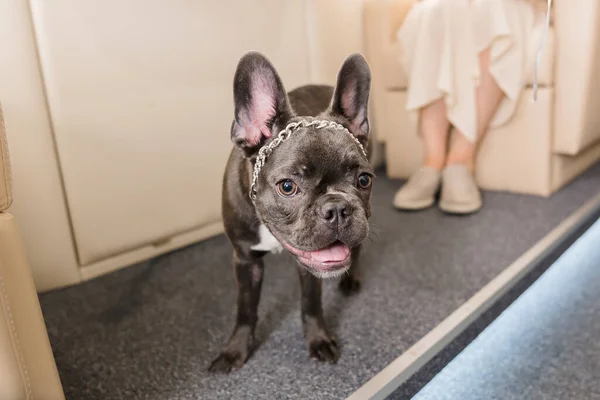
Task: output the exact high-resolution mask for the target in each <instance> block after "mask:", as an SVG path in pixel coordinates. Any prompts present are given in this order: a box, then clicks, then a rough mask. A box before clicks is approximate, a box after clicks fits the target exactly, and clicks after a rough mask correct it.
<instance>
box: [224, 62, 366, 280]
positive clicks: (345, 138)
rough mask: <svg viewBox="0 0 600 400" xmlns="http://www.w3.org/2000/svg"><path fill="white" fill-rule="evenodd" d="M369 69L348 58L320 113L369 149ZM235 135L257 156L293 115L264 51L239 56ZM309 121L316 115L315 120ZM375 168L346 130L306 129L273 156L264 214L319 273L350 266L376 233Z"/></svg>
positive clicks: (264, 175) (261, 207) (265, 171)
mask: <svg viewBox="0 0 600 400" xmlns="http://www.w3.org/2000/svg"><path fill="white" fill-rule="evenodd" d="M369 90H370V73H369V68H368V66H367V64H366V62H365V61H364V59H363V58H362V57H361V56H358V55H355V56H352V57H349V58H348V59H347V60H346V61H345V62H344V65H343V66H342V68H341V70H340V73H339V75H338V82H337V86H336V89H335V92H334V95H333V98H332V100H331V104H330V107H329V109H328V110H327V111H325V112H324V113H323V114H322V115H320V116H319V117H318V119H320V120H324V119H325V120H331V121H335V122H338V123H340V124H342V125H343V126H345V127H346V128H348V130H349V132H350V133H351V134H352V135H354V136H355V137H356V138H357V139H358V140H359V141H360V142H361V143H362V144H363V146H365V147H366V145H367V141H368V134H369V125H368V119H367V101H368V95H369ZM234 94H235V99H236V120H235V121H234V123H233V126H232V138H233V140H234V142H235V143H236V144H237V145H238V146H239V147H240V149H242V150H243V151H244V152H245V154H246V155H247V156H248V157H250V158H252V157H253V156H254V155H255V154H256V152H257V151H258V149H259V148H260V147H261V146H263V145H264V144H266V143H268V142H269V140H270V139H272V138H273V137H275V136H276V135H277V134H278V133H279V131H280V130H281V129H284V128H285V126H286V125H287V124H288V123H289V122H293V121H298V120H301V119H307V118H306V117H298V116H295V115H294V112H293V110H292V109H291V107H290V105H289V102H288V99H287V95H286V93H285V91H284V89H283V86H282V85H281V81H280V79H279V77H278V76H277V73H276V72H275V70H274V69H273V67H272V66H271V65H270V63H269V62H268V61H267V60H266V59H265V58H264V57H262V56H260V55H258V54H252V53H251V54H250V55H248V56H246V57H245V58H244V59H242V60H241V61H240V65H239V66H238V71H237V73H236V81H235V86H234ZM308 119H310V118H308ZM373 177H374V174H373V169H372V167H371V165H370V164H369V162H368V160H367V159H366V157H365V155H364V154H363V153H362V150H361V148H360V146H359V145H358V144H357V143H356V141H355V140H354V139H353V138H352V137H351V135H350V134H349V133H348V132H346V131H343V130H340V129H334V128H320V129H318V128H314V127H309V128H301V129H298V130H297V131H295V132H294V133H293V135H292V137H291V138H290V139H288V140H286V141H284V142H282V143H281V144H280V145H279V146H278V147H277V148H275V149H274V151H273V152H272V153H271V154H270V155H269V157H268V159H267V161H266V163H265V165H264V166H263V168H262V170H261V171H260V175H259V178H258V182H257V187H256V190H257V192H256V200H255V207H256V211H257V214H258V216H259V218H260V220H261V221H262V223H264V224H265V225H266V226H267V228H268V229H269V231H270V232H271V233H272V234H273V236H275V238H277V240H278V241H279V242H281V244H282V245H283V246H284V247H285V248H286V249H287V250H288V251H289V252H290V253H292V254H293V255H294V256H295V257H296V258H297V259H298V261H300V263H301V264H302V265H304V266H305V267H307V268H308V269H309V270H310V271H311V272H312V273H313V274H314V275H316V276H319V277H329V276H336V275H339V274H342V273H343V272H345V271H346V270H347V269H348V268H349V266H350V264H351V258H352V249H353V248H355V247H357V246H358V245H360V244H361V243H362V242H363V241H364V240H365V238H366V237H367V235H368V233H369V224H368V218H369V217H370V213H371V210H370V198H371V184H372V180H373Z"/></svg>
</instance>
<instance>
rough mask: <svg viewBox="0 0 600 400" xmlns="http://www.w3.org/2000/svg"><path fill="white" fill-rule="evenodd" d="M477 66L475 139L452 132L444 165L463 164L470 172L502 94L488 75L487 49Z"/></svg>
mask: <svg viewBox="0 0 600 400" xmlns="http://www.w3.org/2000/svg"><path fill="white" fill-rule="evenodd" d="M479 65H480V69H481V79H480V83H479V86H477V88H476V89H475V98H476V102H477V103H476V107H477V108H476V117H477V139H476V140H475V141H471V140H469V139H467V138H466V137H465V136H464V135H463V134H462V133H461V132H459V131H456V132H454V133H455V135H454V137H453V140H452V143H451V146H450V150H449V152H448V157H447V159H446V164H447V165H450V164H464V165H466V166H467V167H468V168H469V170H471V172H473V171H474V168H475V158H476V156H477V149H478V146H479V144H480V143H481V140H482V139H483V137H484V136H485V134H486V132H487V131H488V128H489V125H490V122H491V121H492V118H493V117H494V114H495V113H496V110H497V109H498V106H499V105H500V103H501V101H502V99H503V98H504V92H502V89H500V87H499V86H498V84H497V83H496V81H495V80H494V78H493V77H492V75H491V74H490V69H489V68H490V50H489V49H487V50H485V51H483V52H481V53H480V55H479Z"/></svg>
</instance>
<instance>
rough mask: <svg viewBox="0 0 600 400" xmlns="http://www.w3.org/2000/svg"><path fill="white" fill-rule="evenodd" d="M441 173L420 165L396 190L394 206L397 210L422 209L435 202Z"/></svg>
mask: <svg viewBox="0 0 600 400" xmlns="http://www.w3.org/2000/svg"><path fill="white" fill-rule="evenodd" d="M441 180H442V174H441V172H440V171H439V170H437V169H435V168H431V167H427V166H424V167H421V168H420V169H419V170H418V171H417V172H415V173H414V174H413V175H412V176H411V177H410V178H409V180H408V181H407V182H406V183H405V184H404V186H402V187H401V188H400V190H398V192H396V195H395V196H394V207H396V208H397V209H399V210H411V211H414V210H422V209H424V208H428V207H431V206H432V205H433V203H435V195H436V193H437V191H438V190H439V188H440V183H441Z"/></svg>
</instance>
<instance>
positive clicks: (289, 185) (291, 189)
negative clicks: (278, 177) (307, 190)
mask: <svg viewBox="0 0 600 400" xmlns="http://www.w3.org/2000/svg"><path fill="white" fill-rule="evenodd" d="M277 190H278V191H279V194H281V195H283V196H286V197H290V196H294V195H295V194H296V193H298V185H296V183H295V182H294V181H291V180H289V179H286V180H283V181H281V182H279V183H278V184H277Z"/></svg>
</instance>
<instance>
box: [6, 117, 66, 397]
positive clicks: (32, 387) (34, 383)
mask: <svg viewBox="0 0 600 400" xmlns="http://www.w3.org/2000/svg"><path fill="white" fill-rule="evenodd" d="M12 200H13V199H12V190H11V178H10V165H9V159H8V146H7V143H6V132H5V130H4V120H3V115H2V108H1V106H0V382H1V384H0V399H10V400H26V399H27V400H30V399H47V400H60V399H64V394H63V390H62V387H61V383H60V378H59V376H58V371H57V369H56V364H55V361H54V356H53V354H52V349H51V347H50V342H49V340H48V334H47V332H46V326H45V324H44V319H43V317H42V312H41V309H40V304H39V302H38V297H37V292H36V289H35V285H34V283H33V278H32V276H31V271H30V268H29V264H28V262H27V257H26V255H25V249H24V247H23V243H22V242H21V237H20V236H19V234H18V232H17V228H16V224H15V221H14V217H13V216H12V215H11V214H10V213H8V212H7V210H8V208H9V207H10V205H11V203H12Z"/></svg>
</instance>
